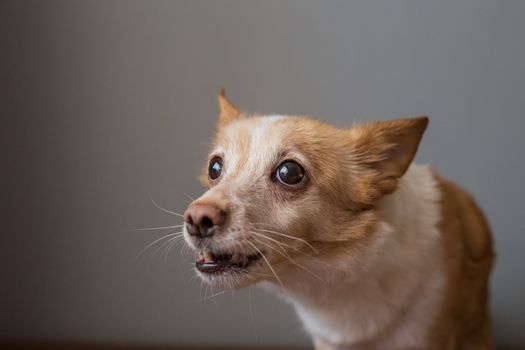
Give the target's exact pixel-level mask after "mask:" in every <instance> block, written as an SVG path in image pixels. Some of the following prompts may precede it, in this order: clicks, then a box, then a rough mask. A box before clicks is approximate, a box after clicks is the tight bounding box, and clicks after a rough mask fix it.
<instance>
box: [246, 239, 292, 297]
mask: <svg viewBox="0 0 525 350" xmlns="http://www.w3.org/2000/svg"><path fill="white" fill-rule="evenodd" d="M246 243H248V244H249V245H251V246H252V247H253V248H254V249H255V250H256V251H257V252H259V254H261V257H262V258H263V259H264V261H266V264H267V265H268V267H269V268H270V270H271V271H272V273H273V275H274V276H275V278H276V279H277V281H279V284H280V285H281V287H283V288H284V285H283V282H281V279H280V278H279V276H277V273H276V272H275V270H274V269H273V267H272V265H271V264H270V262H269V261H268V258H266V256H265V255H264V254H263V252H262V251H261V250H260V249H259V248H257V246H255V244H253V243H252V242H250V241H248V240H246Z"/></svg>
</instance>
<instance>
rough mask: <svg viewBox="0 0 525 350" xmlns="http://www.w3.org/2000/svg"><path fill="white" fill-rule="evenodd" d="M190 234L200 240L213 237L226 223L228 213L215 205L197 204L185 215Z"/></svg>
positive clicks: (191, 206)
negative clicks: (217, 229)
mask: <svg viewBox="0 0 525 350" xmlns="http://www.w3.org/2000/svg"><path fill="white" fill-rule="evenodd" d="M184 221H186V228H187V230H188V233H189V234H190V235H192V236H195V237H198V238H204V237H209V236H212V235H213V234H214V233H215V231H216V228H217V227H218V226H221V225H222V224H224V222H225V221H226V212H225V211H224V210H222V209H220V208H219V207H217V206H216V205H213V204H199V203H195V204H192V205H190V207H189V208H188V209H187V210H186V212H185V213H184Z"/></svg>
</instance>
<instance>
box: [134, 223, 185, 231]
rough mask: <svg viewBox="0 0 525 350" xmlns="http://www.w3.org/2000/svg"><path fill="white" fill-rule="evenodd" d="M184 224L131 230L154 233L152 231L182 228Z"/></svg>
mask: <svg viewBox="0 0 525 350" xmlns="http://www.w3.org/2000/svg"><path fill="white" fill-rule="evenodd" d="M184 225H185V224H181V225H173V226H159V227H143V228H136V229H133V231H154V230H165V229H168V228H177V227H184Z"/></svg>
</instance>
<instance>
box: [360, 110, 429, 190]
mask: <svg viewBox="0 0 525 350" xmlns="http://www.w3.org/2000/svg"><path fill="white" fill-rule="evenodd" d="M427 125H428V117H426V116H421V117H418V118H409V119H397V120H390V121H384V122H377V123H371V124H365V125H362V126H356V127H354V128H352V129H351V130H350V133H351V135H352V139H353V150H354V154H353V156H354V158H355V160H356V161H357V163H358V165H359V166H360V168H361V169H362V171H363V174H362V175H363V176H362V179H367V182H368V183H367V184H366V185H365V187H364V188H366V190H367V192H368V193H367V194H364V193H363V196H364V198H363V199H365V198H366V199H367V200H372V199H376V198H378V197H380V196H382V195H385V194H388V193H391V192H393V191H394V190H395V189H396V188H397V183H398V180H399V178H400V177H401V176H403V174H404V173H405V172H406V171H407V169H408V167H409V166H410V164H411V163H412V160H413V159H414V157H415V155H416V152H417V149H418V147H419V143H420V141H421V138H422V136H423V133H424V132H425V129H426V127H427ZM358 181H359V180H358Z"/></svg>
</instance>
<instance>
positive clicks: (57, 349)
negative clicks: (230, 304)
mask: <svg viewBox="0 0 525 350" xmlns="http://www.w3.org/2000/svg"><path fill="white" fill-rule="evenodd" d="M0 349H2V350H3V349H5V350H8V349H13V350H124V349H130V350H313V348H309V347H303V348H297V347H295V348H294V347H279V346H267V347H264V346H242V345H236V346H195V345H191V346H190V345H161V344H156V345H154V344H153V345H152V344H126V343H91V342H81V343H79V342H51V341H8V342H6V341H0ZM498 350H525V346H518V347H500V348H498Z"/></svg>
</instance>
